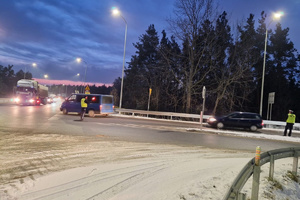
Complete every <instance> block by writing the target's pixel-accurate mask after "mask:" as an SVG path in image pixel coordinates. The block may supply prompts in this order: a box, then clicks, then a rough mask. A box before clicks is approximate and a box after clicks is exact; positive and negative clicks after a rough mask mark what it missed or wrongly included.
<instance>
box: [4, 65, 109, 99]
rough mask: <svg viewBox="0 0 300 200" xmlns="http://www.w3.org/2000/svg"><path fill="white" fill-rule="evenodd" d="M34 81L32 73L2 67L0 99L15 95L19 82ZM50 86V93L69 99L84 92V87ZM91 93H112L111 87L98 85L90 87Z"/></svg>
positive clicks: (9, 66) (10, 66)
mask: <svg viewBox="0 0 300 200" xmlns="http://www.w3.org/2000/svg"><path fill="white" fill-rule="evenodd" d="M24 77H26V79H32V74H31V73H30V72H26V73H25V74H24V71H23V70H19V71H18V72H16V73H15V71H14V69H13V65H8V66H7V67H4V66H2V65H0V98H1V97H12V96H13V95H14V94H15V89H16V86H17V82H18V80H20V79H23V78H24ZM47 86H48V93H49V94H55V95H60V96H63V97H67V96H69V95H71V94H72V93H75V92H76V91H78V92H84V87H85V86H83V85H64V84H58V85H47ZM89 88H90V92H91V93H94V94H110V93H111V91H112V87H111V86H106V85H102V86H96V85H89Z"/></svg>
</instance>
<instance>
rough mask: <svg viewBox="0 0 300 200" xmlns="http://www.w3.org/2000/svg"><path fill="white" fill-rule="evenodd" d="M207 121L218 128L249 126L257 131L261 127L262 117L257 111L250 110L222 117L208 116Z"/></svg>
mask: <svg viewBox="0 0 300 200" xmlns="http://www.w3.org/2000/svg"><path fill="white" fill-rule="evenodd" d="M207 123H208V124H209V125H211V126H212V127H216V128H219V129H222V128H225V127H231V128H249V129H250V130H251V131H257V129H261V128H263V120H262V117H261V116H260V115H259V114H257V113H250V112H233V113H231V114H229V115H227V116H223V117H210V118H209V119H208V121H207Z"/></svg>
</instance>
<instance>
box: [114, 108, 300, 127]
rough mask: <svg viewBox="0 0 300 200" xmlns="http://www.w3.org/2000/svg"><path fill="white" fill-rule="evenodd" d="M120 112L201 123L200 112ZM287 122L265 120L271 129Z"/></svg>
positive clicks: (118, 110) (120, 111)
mask: <svg viewBox="0 0 300 200" xmlns="http://www.w3.org/2000/svg"><path fill="white" fill-rule="evenodd" d="M116 111H117V112H118V113H119V114H122V115H130V116H139V117H147V118H162V119H169V120H182V121H194V122H199V123H200V113H199V114H187V113H173V112H159V111H145V110H133V109H123V108H122V109H118V108H117V109H116ZM209 117H211V115H203V122H207V120H208V118H209ZM285 125H286V123H285V122H280V121H269V120H264V128H271V129H284V127H285ZM293 130H300V123H295V124H294V127H293Z"/></svg>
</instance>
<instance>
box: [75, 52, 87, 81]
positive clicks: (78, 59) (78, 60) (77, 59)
mask: <svg viewBox="0 0 300 200" xmlns="http://www.w3.org/2000/svg"><path fill="white" fill-rule="evenodd" d="M82 60H83V59H82V58H76V61H77V62H78V63H80V62H81V61H82ZM83 62H84V63H85V65H86V67H85V72H84V83H83V87H84V86H85V81H86V71H87V66H88V64H87V62H86V61H85V60H83Z"/></svg>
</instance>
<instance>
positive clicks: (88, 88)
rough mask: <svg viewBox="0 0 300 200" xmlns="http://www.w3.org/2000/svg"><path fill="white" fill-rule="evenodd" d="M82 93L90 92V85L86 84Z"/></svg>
mask: <svg viewBox="0 0 300 200" xmlns="http://www.w3.org/2000/svg"><path fill="white" fill-rule="evenodd" d="M84 93H85V94H91V93H90V87H89V86H88V85H87V86H86V87H85V92H84Z"/></svg>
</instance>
